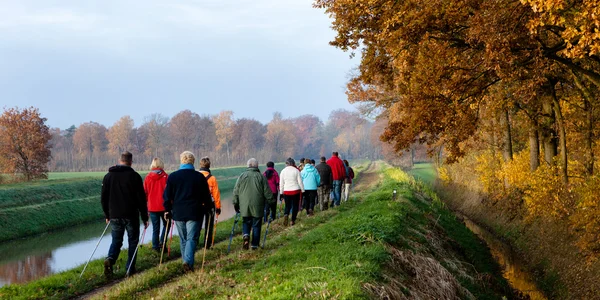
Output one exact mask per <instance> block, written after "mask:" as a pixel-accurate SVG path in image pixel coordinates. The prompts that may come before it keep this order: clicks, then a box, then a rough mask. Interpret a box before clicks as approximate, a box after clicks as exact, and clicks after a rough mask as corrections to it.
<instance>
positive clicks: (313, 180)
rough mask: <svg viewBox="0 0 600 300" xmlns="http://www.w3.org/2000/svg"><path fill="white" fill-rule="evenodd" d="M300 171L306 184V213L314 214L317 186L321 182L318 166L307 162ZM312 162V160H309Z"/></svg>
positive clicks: (308, 214)
mask: <svg viewBox="0 0 600 300" xmlns="http://www.w3.org/2000/svg"><path fill="white" fill-rule="evenodd" d="M306 161H307V160H304V162H305V165H304V168H303V169H302V172H300V176H301V177H302V183H303V184H304V195H305V199H306V215H307V216H312V215H313V212H314V208H315V201H316V199H317V187H318V186H319V183H320V182H321V176H320V175H319V171H317V168H315V166H314V165H313V164H311V163H306ZM308 161H309V162H310V160H308Z"/></svg>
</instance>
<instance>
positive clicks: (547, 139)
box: [542, 97, 558, 165]
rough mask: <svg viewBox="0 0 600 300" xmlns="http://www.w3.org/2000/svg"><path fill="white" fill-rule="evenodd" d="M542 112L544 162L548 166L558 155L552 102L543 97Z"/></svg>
mask: <svg viewBox="0 0 600 300" xmlns="http://www.w3.org/2000/svg"><path fill="white" fill-rule="evenodd" d="M542 112H543V113H544V118H543V121H542V140H543V141H542V142H543V143H544V160H545V161H546V163H547V164H548V165H553V164H554V157H555V156H556V155H557V154H558V145H557V142H556V130H554V125H555V123H556V117H555V115H554V109H553V104H552V100H551V99H550V98H549V97H544V101H543V102H542Z"/></svg>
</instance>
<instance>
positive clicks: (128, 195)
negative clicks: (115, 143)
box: [100, 152, 148, 276]
mask: <svg viewBox="0 0 600 300" xmlns="http://www.w3.org/2000/svg"><path fill="white" fill-rule="evenodd" d="M132 158H133V155H132V154H131V153H129V152H124V153H123V154H121V159H120V160H119V164H118V165H116V166H113V167H110V168H109V169H108V174H106V175H105V176H104V179H103V180H102V194H101V195H100V202H101V203H102V210H104V217H105V218H106V223H107V224H108V222H110V224H111V227H112V243H111V244H110V248H109V249H108V257H107V258H106V259H105V260H104V275H106V276H111V275H112V273H113V265H114V264H115V262H116V261H117V258H119V253H120V252H121V246H123V235H124V234H125V231H127V239H128V242H129V250H128V258H127V264H126V265H125V270H129V273H127V274H126V275H127V276H130V275H133V274H135V258H134V257H133V255H134V253H135V249H136V247H137V244H138V242H139V235H140V217H141V218H142V221H143V222H144V228H147V227H148V207H147V206H146V205H147V204H146V193H145V192H144V183H143V181H142V177H141V176H140V174H138V173H137V172H136V171H134V170H133V168H131V164H132ZM130 265H131V268H130V267H129V266H130Z"/></svg>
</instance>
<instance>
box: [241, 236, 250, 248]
mask: <svg viewBox="0 0 600 300" xmlns="http://www.w3.org/2000/svg"><path fill="white" fill-rule="evenodd" d="M248 247H250V237H249V236H247V235H245V236H244V245H243V246H242V249H244V250H248Z"/></svg>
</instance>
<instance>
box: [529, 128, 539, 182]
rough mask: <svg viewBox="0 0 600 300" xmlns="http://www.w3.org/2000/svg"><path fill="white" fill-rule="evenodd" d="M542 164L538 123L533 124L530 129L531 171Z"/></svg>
mask: <svg viewBox="0 0 600 300" xmlns="http://www.w3.org/2000/svg"><path fill="white" fill-rule="evenodd" d="M539 166H540V139H539V135H538V130H537V125H535V126H532V128H531V130H530V131H529V167H530V170H531V172H534V171H535V170H537V168H538V167H539Z"/></svg>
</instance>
